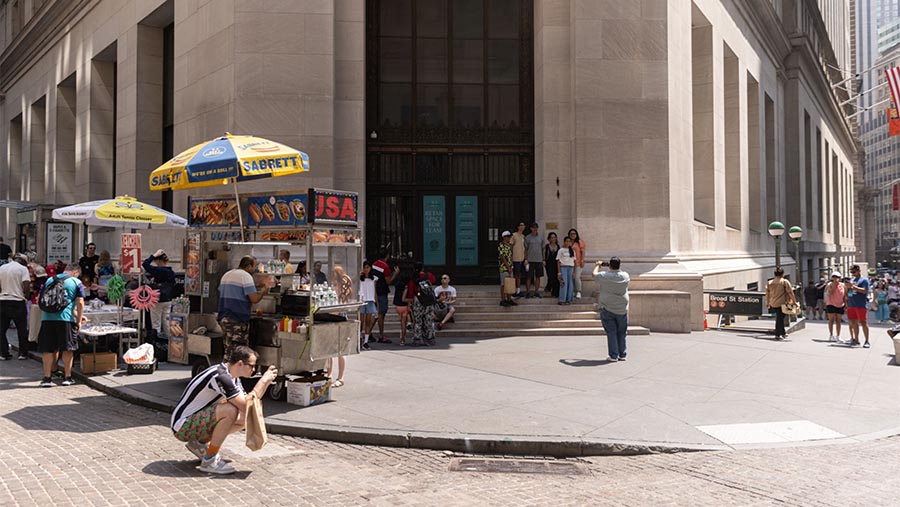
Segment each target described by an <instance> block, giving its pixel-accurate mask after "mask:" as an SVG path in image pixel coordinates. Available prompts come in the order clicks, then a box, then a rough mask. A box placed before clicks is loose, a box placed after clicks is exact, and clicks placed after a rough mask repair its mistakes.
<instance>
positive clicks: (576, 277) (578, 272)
mask: <svg viewBox="0 0 900 507" xmlns="http://www.w3.org/2000/svg"><path fill="white" fill-rule="evenodd" d="M582 271H584V266H575V272H574V274H573V275H572V280H573V282H574V283H573V285H574V287H575V292H581V272H582ZM569 301H571V299H570V300H569Z"/></svg>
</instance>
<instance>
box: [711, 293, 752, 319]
mask: <svg viewBox="0 0 900 507" xmlns="http://www.w3.org/2000/svg"><path fill="white" fill-rule="evenodd" d="M707 294H708V295H709V313H717V314H722V315H762V314H763V313H765V312H764V310H765V308H764V303H765V298H766V293H765V292H749V291H733V290H723V291H716V292H707Z"/></svg>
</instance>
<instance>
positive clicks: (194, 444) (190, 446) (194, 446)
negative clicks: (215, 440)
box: [184, 440, 208, 459]
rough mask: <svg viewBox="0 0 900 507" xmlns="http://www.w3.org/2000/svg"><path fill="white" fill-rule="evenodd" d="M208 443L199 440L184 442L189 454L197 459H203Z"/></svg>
mask: <svg viewBox="0 0 900 507" xmlns="http://www.w3.org/2000/svg"><path fill="white" fill-rule="evenodd" d="M207 445H208V444H204V443H203V442H200V441H199V440H191V441H190V442H188V443H186V444H184V446H185V447H187V450H189V451H191V454H193V455H194V456H197V458H199V459H203V457H204V456H206V446H207Z"/></svg>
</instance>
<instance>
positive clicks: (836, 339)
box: [828, 335, 841, 342]
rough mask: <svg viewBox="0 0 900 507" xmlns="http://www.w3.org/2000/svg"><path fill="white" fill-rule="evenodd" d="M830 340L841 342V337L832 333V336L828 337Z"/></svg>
mask: <svg viewBox="0 0 900 507" xmlns="http://www.w3.org/2000/svg"><path fill="white" fill-rule="evenodd" d="M828 341H830V342H840V341H841V339H840V338H838V337H837V336H835V335H831V336H829V337H828Z"/></svg>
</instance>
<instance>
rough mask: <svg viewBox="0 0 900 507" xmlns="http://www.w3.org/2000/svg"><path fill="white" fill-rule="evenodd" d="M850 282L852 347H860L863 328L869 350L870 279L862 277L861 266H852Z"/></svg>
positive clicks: (849, 314)
mask: <svg viewBox="0 0 900 507" xmlns="http://www.w3.org/2000/svg"><path fill="white" fill-rule="evenodd" d="M850 275H851V278H850V281H848V282H847V318H848V319H850V346H851V347H858V346H859V328H860V326H862V329H863V335H864V336H865V337H866V343H864V344H863V347H865V348H869V323H868V321H867V318H866V305H868V304H869V279H868V278H867V277H865V276H861V275H860V271H859V266H858V265H856V264H854V265H852V266H850Z"/></svg>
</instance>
